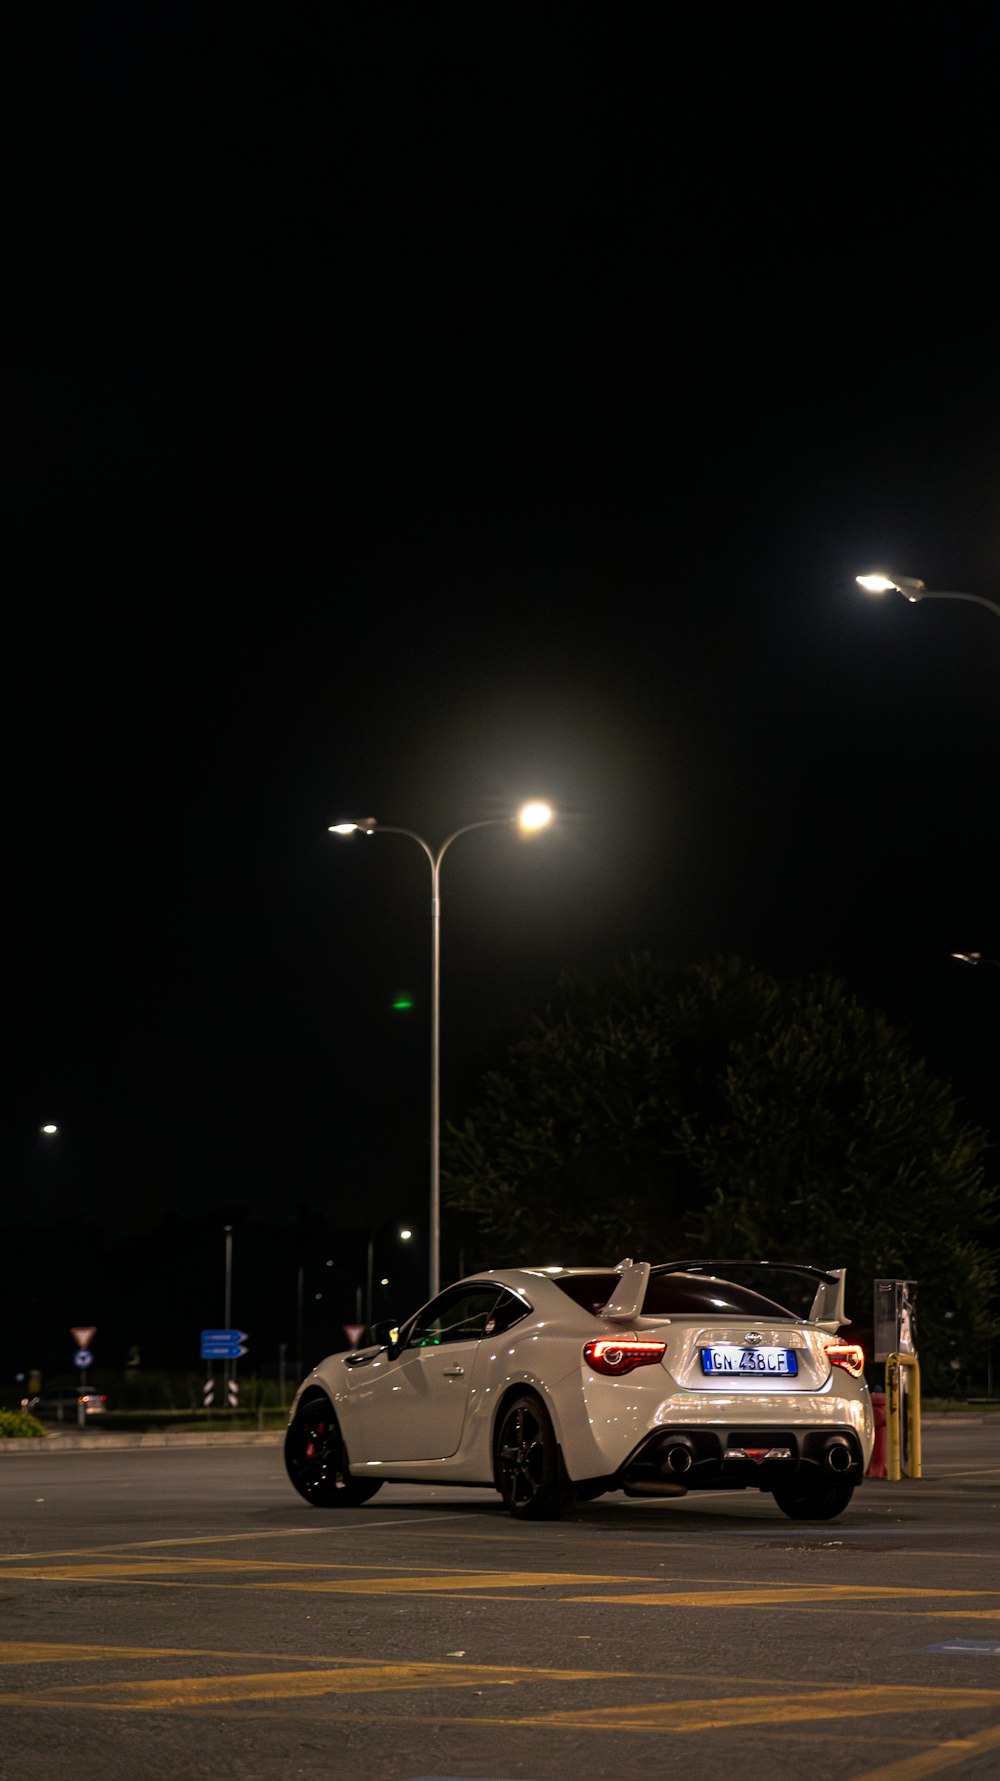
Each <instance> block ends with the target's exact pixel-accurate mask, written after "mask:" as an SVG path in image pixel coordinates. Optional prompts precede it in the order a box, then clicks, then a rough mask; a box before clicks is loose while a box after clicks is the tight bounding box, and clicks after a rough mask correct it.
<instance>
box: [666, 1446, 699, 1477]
mask: <svg viewBox="0 0 1000 1781" xmlns="http://www.w3.org/2000/svg"><path fill="white" fill-rule="evenodd" d="M663 1463H664V1465H665V1466H666V1468H667V1471H668V1472H673V1473H674V1474H675V1476H677V1477H681V1476H683V1474H684V1473H685V1472H690V1470H691V1466H692V1463H693V1460H692V1454H691V1449H690V1447H685V1446H682V1444H681V1443H680V1442H679V1441H678V1442H677V1443H676V1444H675V1445H674V1446H673V1447H668V1448H667V1451H666V1453H665V1455H664V1459H663Z"/></svg>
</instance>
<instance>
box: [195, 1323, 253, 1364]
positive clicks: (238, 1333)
mask: <svg viewBox="0 0 1000 1781" xmlns="http://www.w3.org/2000/svg"><path fill="white" fill-rule="evenodd" d="M247 1340H248V1337H247V1333H246V1330H202V1332H201V1358H202V1360H240V1359H241V1358H242V1356H243V1355H244V1354H246V1349H245V1348H244V1347H243V1343H244V1342H246V1341H247Z"/></svg>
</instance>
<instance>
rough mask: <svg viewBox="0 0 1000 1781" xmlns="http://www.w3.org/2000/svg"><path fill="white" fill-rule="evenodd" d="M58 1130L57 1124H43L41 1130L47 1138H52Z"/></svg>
mask: <svg viewBox="0 0 1000 1781" xmlns="http://www.w3.org/2000/svg"><path fill="white" fill-rule="evenodd" d="M58 1130H59V1127H58V1126H57V1125H43V1127H42V1131H43V1132H44V1133H45V1136H46V1137H47V1138H54V1137H55V1135H56V1133H57V1131H58Z"/></svg>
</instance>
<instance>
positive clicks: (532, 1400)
mask: <svg viewBox="0 0 1000 1781" xmlns="http://www.w3.org/2000/svg"><path fill="white" fill-rule="evenodd" d="M494 1477H495V1481H496V1487H497V1489H498V1491H499V1492H500V1495H501V1496H502V1498H503V1503H504V1508H505V1509H507V1510H508V1511H509V1513H510V1514H511V1515H516V1516H517V1517H518V1519H519V1520H523V1521H552V1520H555V1519H556V1518H557V1517H558V1516H560V1515H565V1514H566V1513H567V1511H568V1510H570V1509H571V1508H572V1507H573V1504H574V1502H575V1500H576V1491H575V1490H574V1489H573V1486H572V1484H571V1483H570V1482H569V1480H568V1478H567V1477H566V1472H565V1468H564V1466H563V1463H562V1455H561V1453H560V1452H559V1444H558V1442H557V1440H556V1436H555V1430H554V1429H553V1427H552V1423H551V1421H550V1420H549V1416H548V1412H547V1411H546V1410H545V1408H544V1407H543V1405H542V1404H541V1403H540V1402H539V1400H538V1398H536V1397H535V1396H534V1395H533V1394H532V1393H530V1392H525V1393H523V1394H522V1396H521V1397H517V1398H512V1399H511V1401H510V1403H509V1404H507V1405H506V1406H505V1408H504V1410H503V1413H502V1415H501V1417H500V1423H499V1426H498V1429H497V1439H496V1461H495V1472H494Z"/></svg>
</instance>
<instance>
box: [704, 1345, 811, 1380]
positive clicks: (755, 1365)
mask: <svg viewBox="0 0 1000 1781" xmlns="http://www.w3.org/2000/svg"><path fill="white" fill-rule="evenodd" d="M701 1370H702V1372H703V1373H742V1374H743V1375H744V1376H745V1375H746V1374H748V1373H750V1374H753V1375H754V1376H755V1377H756V1376H758V1375H759V1374H761V1373H766V1374H770V1375H771V1376H772V1377H773V1376H774V1375H775V1374H778V1373H780V1374H782V1375H783V1376H785V1377H788V1376H790V1375H791V1374H794V1373H797V1372H798V1370H799V1363H798V1358H797V1356H796V1353H795V1350H794V1348H733V1347H730V1346H729V1345H728V1344H723V1345H722V1346H721V1347H718V1348H703V1349H702V1351H701Z"/></svg>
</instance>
